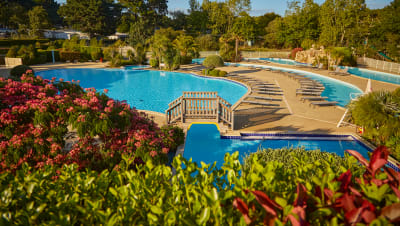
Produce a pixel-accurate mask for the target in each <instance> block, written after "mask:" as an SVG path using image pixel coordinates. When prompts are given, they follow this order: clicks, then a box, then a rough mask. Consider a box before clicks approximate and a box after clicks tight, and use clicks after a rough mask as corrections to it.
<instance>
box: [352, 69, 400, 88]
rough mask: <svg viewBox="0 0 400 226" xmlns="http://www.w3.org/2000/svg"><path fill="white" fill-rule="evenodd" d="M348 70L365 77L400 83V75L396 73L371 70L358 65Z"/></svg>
mask: <svg viewBox="0 0 400 226" xmlns="http://www.w3.org/2000/svg"><path fill="white" fill-rule="evenodd" d="M348 72H349V73H351V74H353V75H357V76H360V77H363V78H370V79H373V80H377V81H381V82H388V83H393V84H398V85H400V75H394V74H389V73H384V72H379V71H371V70H367V69H362V68H356V67H348Z"/></svg>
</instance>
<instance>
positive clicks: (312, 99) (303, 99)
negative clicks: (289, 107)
mask: <svg viewBox="0 0 400 226" xmlns="http://www.w3.org/2000/svg"><path fill="white" fill-rule="evenodd" d="M327 98H328V97H302V98H301V99H300V100H302V101H303V102H305V101H306V100H309V101H324V100H325V99H327Z"/></svg>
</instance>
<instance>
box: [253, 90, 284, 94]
mask: <svg viewBox="0 0 400 226" xmlns="http://www.w3.org/2000/svg"><path fill="white" fill-rule="evenodd" d="M253 93H257V94H266V95H283V93H281V92H271V91H261V90H253Z"/></svg>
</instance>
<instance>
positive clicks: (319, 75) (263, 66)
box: [225, 62, 364, 109]
mask: <svg viewBox="0 0 400 226" xmlns="http://www.w3.org/2000/svg"><path fill="white" fill-rule="evenodd" d="M225 64H226V65H228V66H231V65H238V66H243V67H250V66H253V67H254V66H255V67H261V68H269V69H279V70H285V71H293V72H301V73H305V74H307V73H308V74H311V75H314V76H317V77H322V78H324V79H327V80H331V81H334V82H337V83H340V84H342V85H344V86H347V87H352V88H354V89H355V90H358V91H359V92H360V94H363V93H364V92H363V91H362V90H361V89H360V88H358V87H357V86H356V85H353V84H351V83H348V82H345V81H341V80H339V79H335V78H331V77H329V76H325V75H322V74H317V73H314V72H310V71H304V70H299V69H294V68H290V67H279V66H269V65H261V64H249V63H229V62H226V63H225ZM349 103H350V102H349ZM336 106H337V107H341V108H343V109H346V107H344V106H339V105H336Z"/></svg>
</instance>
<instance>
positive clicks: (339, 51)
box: [330, 47, 357, 67]
mask: <svg viewBox="0 0 400 226" xmlns="http://www.w3.org/2000/svg"><path fill="white" fill-rule="evenodd" d="M330 54H331V59H333V60H334V61H335V63H334V64H335V65H340V66H353V67H354V66H357V58H356V56H354V55H353V53H352V52H351V49H349V48H346V47H335V48H332V49H331V50H330Z"/></svg>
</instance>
